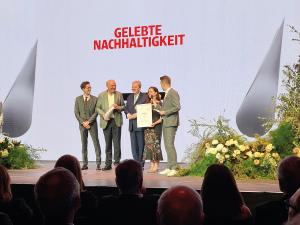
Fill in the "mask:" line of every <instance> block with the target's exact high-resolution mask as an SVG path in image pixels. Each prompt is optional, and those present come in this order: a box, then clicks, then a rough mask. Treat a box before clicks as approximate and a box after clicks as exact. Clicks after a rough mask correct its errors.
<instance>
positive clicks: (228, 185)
mask: <svg viewBox="0 0 300 225" xmlns="http://www.w3.org/2000/svg"><path fill="white" fill-rule="evenodd" d="M201 196H202V199H203V211H204V214H205V220H204V224H226V225H227V224H231V225H235V224H243V225H244V224H253V221H252V216H251V212H250V210H249V208H248V207H247V206H246V205H245V203H244V200H243V197H242V195H241V194H240V192H239V190H238V187H237V185H236V181H235V179H234V177H233V174H232V173H231V172H230V170H229V169H228V168H227V167H226V166H225V165H222V164H214V165H211V166H209V167H208V168H207V170H206V172H205V175H204V179H203V183H202V188H201Z"/></svg>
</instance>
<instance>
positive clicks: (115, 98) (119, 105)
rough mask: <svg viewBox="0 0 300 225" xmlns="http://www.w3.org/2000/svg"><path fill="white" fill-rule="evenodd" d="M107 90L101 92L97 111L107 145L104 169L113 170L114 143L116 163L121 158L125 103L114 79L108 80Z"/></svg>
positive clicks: (116, 163)
mask: <svg viewBox="0 0 300 225" xmlns="http://www.w3.org/2000/svg"><path fill="white" fill-rule="evenodd" d="M106 87H107V90H106V91H104V92H102V93H100V94H99V96H98V102H97V107H96V111H97V112H98V114H99V115H100V127H101V128H102V129H103V133H104V139H105V143H106V147H105V154H106V159H105V167H104V168H103V169H102V170H111V169H112V167H111V164H112V143H113V145H114V165H118V164H119V163H120V159H121V130H122V125H123V116H122V111H123V110H124V107H125V104H124V99H123V95H122V93H120V92H118V91H116V88H117V85H116V82H115V81H114V80H108V81H106Z"/></svg>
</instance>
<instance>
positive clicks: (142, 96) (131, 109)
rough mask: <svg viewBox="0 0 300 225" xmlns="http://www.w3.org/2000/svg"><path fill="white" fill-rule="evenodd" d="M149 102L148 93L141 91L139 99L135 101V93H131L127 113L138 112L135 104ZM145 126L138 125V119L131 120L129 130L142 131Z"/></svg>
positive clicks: (126, 108) (127, 103) (126, 107)
mask: <svg viewBox="0 0 300 225" xmlns="http://www.w3.org/2000/svg"><path fill="white" fill-rule="evenodd" d="M147 102H148V95H147V94H146V93H142V92H141V93H140V94H139V97H138V99H137V100H136V102H135V103H134V94H130V95H129V96H128V98H127V102H126V106H125V113H126V115H127V114H128V113H130V114H134V113H136V109H135V106H136V105H138V104H145V103H147ZM142 130H144V128H138V127H137V119H132V120H129V131H142Z"/></svg>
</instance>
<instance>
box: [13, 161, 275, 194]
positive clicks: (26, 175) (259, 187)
mask: <svg viewBox="0 0 300 225" xmlns="http://www.w3.org/2000/svg"><path fill="white" fill-rule="evenodd" d="M54 163H55V161H39V162H38V168H36V169H27V170H9V174H10V176H11V179H12V184H31V185H32V184H35V183H36V181H37V180H38V178H39V177H40V176H41V175H42V174H44V173H45V172H46V171H48V170H50V169H52V168H53V167H54ZM103 165H104V163H103ZM148 166H149V165H148V164H147V163H146V166H145V172H144V186H145V187H146V188H151V189H155V188H158V189H165V188H168V187H170V186H173V185H176V184H183V185H188V186H190V187H193V188H195V189H197V190H200V189H201V184H202V178H200V177H190V176H187V177H166V176H162V175H159V174H150V173H147V168H148ZM160 167H161V168H164V163H162V164H161V165H160ZM82 173H83V179H84V182H85V185H86V186H88V187H97V186H98V187H116V184H115V174H114V169H112V170H110V171H97V170H96V165H95V162H90V163H89V169H88V170H84V171H83V172H82ZM237 183H238V187H239V190H240V191H241V192H267V193H279V192H280V190H279V187H278V182H277V181H273V180H238V181H237Z"/></svg>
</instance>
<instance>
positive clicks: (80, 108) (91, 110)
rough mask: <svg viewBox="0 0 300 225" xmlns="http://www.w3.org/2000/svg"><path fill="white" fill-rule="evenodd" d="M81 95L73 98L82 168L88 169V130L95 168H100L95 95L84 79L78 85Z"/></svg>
mask: <svg viewBox="0 0 300 225" xmlns="http://www.w3.org/2000/svg"><path fill="white" fill-rule="evenodd" d="M80 88H81V90H82V91H83V95H80V96H78V97H77V98H76V100H75V108H74V113H75V116H76V119H77V120H78V122H79V130H80V136H81V143H82V161H83V166H82V170H86V169H88V154H87V144H88V132H89V133H90V135H91V137H92V140H93V144H94V148H95V153H96V163H97V170H100V169H101V167H100V166H101V148H100V144H99V139H98V126H97V120H96V118H97V115H98V114H97V112H96V105H97V97H95V96H93V95H91V89H92V87H91V84H90V82H89V81H84V82H82V83H81V85H80Z"/></svg>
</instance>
